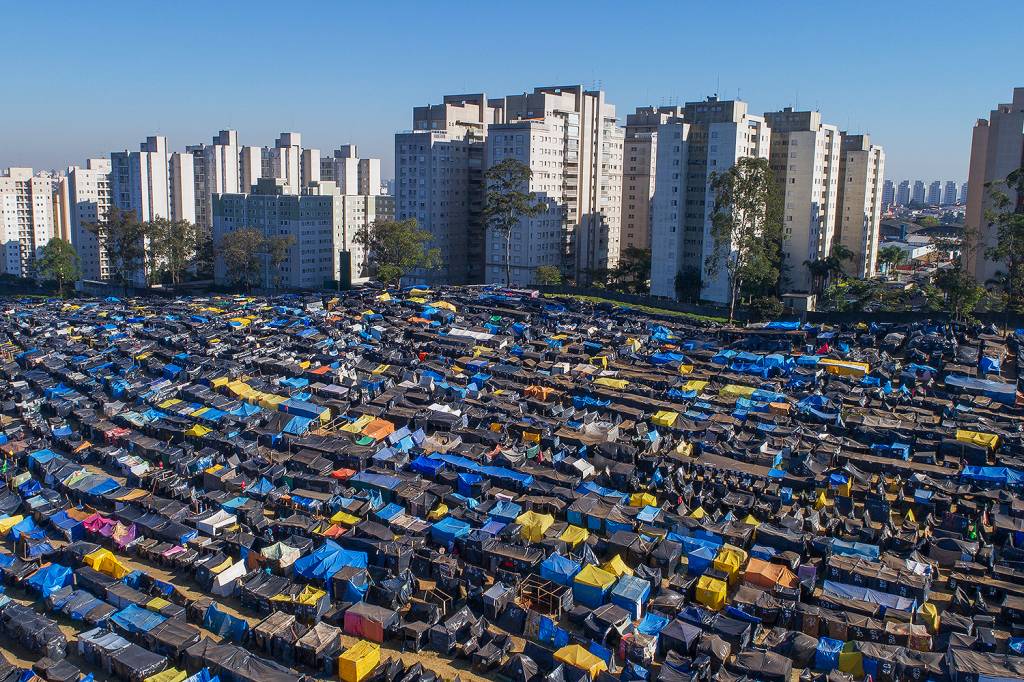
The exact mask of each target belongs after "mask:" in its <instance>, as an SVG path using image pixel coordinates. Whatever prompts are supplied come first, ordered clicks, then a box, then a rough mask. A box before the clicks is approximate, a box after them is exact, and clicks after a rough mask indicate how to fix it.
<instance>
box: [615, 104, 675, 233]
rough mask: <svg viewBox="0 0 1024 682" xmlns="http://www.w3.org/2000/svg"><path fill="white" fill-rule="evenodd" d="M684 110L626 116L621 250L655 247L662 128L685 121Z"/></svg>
mask: <svg viewBox="0 0 1024 682" xmlns="http://www.w3.org/2000/svg"><path fill="white" fill-rule="evenodd" d="M682 116H683V108H682V107H679V106H671V107H667V106H666V107H637V110H636V111H635V112H634V113H632V114H627V116H626V136H625V140H624V142H623V163H622V165H623V171H622V230H621V248H622V250H623V251H625V250H626V249H627V248H630V247H633V248H638V249H650V248H651V201H652V200H653V198H654V190H655V181H656V175H657V149H658V128H659V126H661V125H663V124H665V123H669V122H670V121H674V120H681V119H682Z"/></svg>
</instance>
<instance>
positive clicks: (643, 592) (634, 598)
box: [609, 575, 651, 620]
mask: <svg viewBox="0 0 1024 682" xmlns="http://www.w3.org/2000/svg"><path fill="white" fill-rule="evenodd" d="M650 595H651V583H649V582H648V581H646V580H644V579H642V578H637V577H636V576H632V575H624V576H622V577H621V578H619V581H618V582H617V583H615V587H613V588H612V591H611V596H610V598H609V601H610V602H611V603H612V604H615V605H616V606H618V607H620V608H623V609H625V610H626V611H627V612H628V613H629V616H630V618H631V619H632V620H638V619H639V618H640V617H641V616H643V610H644V604H646V603H647V599H648V597H650Z"/></svg>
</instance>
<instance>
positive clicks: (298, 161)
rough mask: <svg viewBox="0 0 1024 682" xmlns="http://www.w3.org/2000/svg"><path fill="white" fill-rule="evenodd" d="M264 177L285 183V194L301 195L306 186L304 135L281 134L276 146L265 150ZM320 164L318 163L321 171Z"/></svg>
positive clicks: (275, 143)
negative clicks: (303, 149)
mask: <svg viewBox="0 0 1024 682" xmlns="http://www.w3.org/2000/svg"><path fill="white" fill-rule="evenodd" d="M264 157H265V161H264V164H263V173H262V177H265V178H277V179H278V180H281V181H282V182H283V183H284V193H285V194H299V192H300V191H301V190H302V187H303V185H304V184H306V183H304V182H303V177H304V175H305V173H304V169H303V165H304V164H303V154H302V135H300V134H299V133H281V135H280V136H279V137H278V138H277V140H275V142H274V146H273V147H269V148H265V149H264ZM319 168H320V163H319V161H318V162H317V170H318V171H319Z"/></svg>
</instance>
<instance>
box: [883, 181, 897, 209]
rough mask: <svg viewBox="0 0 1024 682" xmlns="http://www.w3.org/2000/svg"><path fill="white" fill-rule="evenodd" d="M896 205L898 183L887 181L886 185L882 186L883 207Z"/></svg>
mask: <svg viewBox="0 0 1024 682" xmlns="http://www.w3.org/2000/svg"><path fill="white" fill-rule="evenodd" d="M895 203H896V183H894V182H893V181H892V180H886V181H885V184H884V185H882V205H883V206H892V205H893V204H895Z"/></svg>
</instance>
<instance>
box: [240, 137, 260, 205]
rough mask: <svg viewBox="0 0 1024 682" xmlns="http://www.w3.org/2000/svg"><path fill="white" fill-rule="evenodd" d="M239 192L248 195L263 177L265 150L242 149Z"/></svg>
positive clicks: (255, 148) (256, 148) (257, 148)
mask: <svg viewBox="0 0 1024 682" xmlns="http://www.w3.org/2000/svg"><path fill="white" fill-rule="evenodd" d="M238 163H239V166H240V168H239V183H240V184H239V186H238V192H240V193H243V194H244V193H248V192H251V191H252V188H253V187H254V186H255V185H256V183H257V182H259V179H260V178H262V177H264V176H263V148H262V147H242V149H241V151H240V152H239V162H238Z"/></svg>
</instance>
